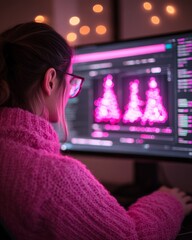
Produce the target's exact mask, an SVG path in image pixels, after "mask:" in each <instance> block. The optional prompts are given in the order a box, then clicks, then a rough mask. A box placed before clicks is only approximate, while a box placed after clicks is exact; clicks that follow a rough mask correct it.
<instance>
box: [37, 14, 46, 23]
mask: <svg viewBox="0 0 192 240" xmlns="http://www.w3.org/2000/svg"><path fill="white" fill-rule="evenodd" d="M34 21H35V22H37V23H45V22H46V21H47V19H46V17H45V16H43V15H37V16H36V17H35V18H34Z"/></svg>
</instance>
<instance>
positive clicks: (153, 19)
mask: <svg viewBox="0 0 192 240" xmlns="http://www.w3.org/2000/svg"><path fill="white" fill-rule="evenodd" d="M151 22H152V23H153V24H155V25H158V24H159V23H160V18H159V17H157V16H152V17H151Z"/></svg>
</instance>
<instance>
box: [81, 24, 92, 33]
mask: <svg viewBox="0 0 192 240" xmlns="http://www.w3.org/2000/svg"><path fill="white" fill-rule="evenodd" d="M79 32H80V34H81V35H87V34H89V33H90V27H89V26H86V25H84V26H82V27H80V29H79Z"/></svg>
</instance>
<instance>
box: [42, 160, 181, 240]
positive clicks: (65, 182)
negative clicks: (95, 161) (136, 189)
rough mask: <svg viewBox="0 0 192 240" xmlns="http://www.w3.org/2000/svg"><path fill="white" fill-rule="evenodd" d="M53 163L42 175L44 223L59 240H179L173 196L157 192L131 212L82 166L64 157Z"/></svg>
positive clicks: (178, 213) (178, 215)
mask: <svg viewBox="0 0 192 240" xmlns="http://www.w3.org/2000/svg"><path fill="white" fill-rule="evenodd" d="M48 162H49V164H51V166H46V167H44V168H43V169H42V170H41V179H43V181H44V185H43V186H44V187H43V188H42V191H44V196H46V197H45V201H43V203H42V205H41V207H40V219H41V220H42V225H43V227H44V228H46V229H48V231H49V232H50V233H49V234H50V235H53V236H54V237H55V238H56V239H69V240H70V239H79V240H81V239H82V240H87V239H94V240H97V239H98V240H102V239H105V240H108V239H110V240H117V239H118V240H123V239H129V240H139V239H142V240H145V239H146V240H149V239H155V240H160V239H161V240H165V239H166V240H169V239H174V238H175V237H176V234H177V233H178V231H179V226H180V224H181V221H182V218H183V211H182V206H181V205H180V203H179V202H177V201H176V200H175V199H174V198H172V197H170V196H169V195H167V194H165V193H161V192H158V191H157V192H155V193H153V194H151V195H149V196H146V197H143V198H141V199H140V200H138V201H137V202H136V203H135V204H134V205H132V206H131V207H130V209H128V211H126V210H125V209H124V208H123V207H122V206H120V205H119V203H118V202H117V200H116V199H115V198H114V197H112V196H111V195H110V194H109V192H108V191H107V190H106V189H105V188H104V187H103V186H102V185H101V184H100V183H99V182H98V181H97V180H96V179H95V178H94V176H93V175H92V174H91V173H90V172H89V171H88V170H87V169H86V167H85V166H84V165H83V164H81V163H80V162H79V161H77V160H74V159H71V158H68V157H64V158H61V159H60V160H56V161H53V160H52V161H51V160H50V161H48ZM49 167H51V169H49ZM45 180H46V181H45ZM45 182H46V184H45ZM40 222H41V221H40ZM40 225H41V224H40ZM149 236H150V237H149Z"/></svg>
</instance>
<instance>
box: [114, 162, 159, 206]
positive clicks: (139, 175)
mask: <svg viewBox="0 0 192 240" xmlns="http://www.w3.org/2000/svg"><path fill="white" fill-rule="evenodd" d="M134 176H135V178H134V182H133V184H125V185H123V186H120V187H117V188H116V189H114V190H113V191H112V192H111V194H112V195H114V196H115V197H116V199H117V200H118V201H119V202H120V204H121V205H123V206H125V207H127V206H129V205H131V204H132V203H134V202H135V201H136V200H137V199H138V198H140V197H142V196H144V195H147V194H150V193H152V192H153V191H155V190H157V189H158V188H159V187H160V183H159V179H158V163H152V162H143V161H135V162H134Z"/></svg>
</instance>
